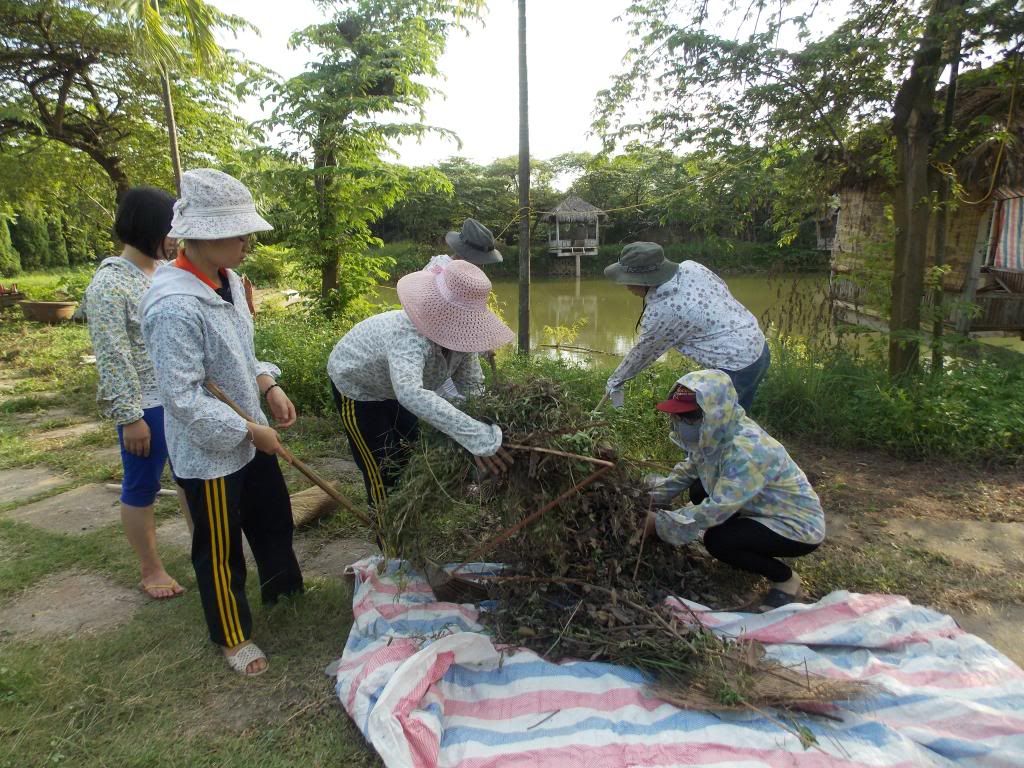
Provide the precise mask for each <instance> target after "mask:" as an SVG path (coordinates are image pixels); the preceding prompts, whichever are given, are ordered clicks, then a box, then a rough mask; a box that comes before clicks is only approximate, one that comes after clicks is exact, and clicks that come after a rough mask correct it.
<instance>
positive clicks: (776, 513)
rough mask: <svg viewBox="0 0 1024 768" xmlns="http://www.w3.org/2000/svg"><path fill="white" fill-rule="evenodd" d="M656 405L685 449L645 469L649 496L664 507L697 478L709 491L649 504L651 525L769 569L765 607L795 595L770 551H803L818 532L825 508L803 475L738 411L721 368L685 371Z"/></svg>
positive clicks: (678, 539)
mask: <svg viewBox="0 0 1024 768" xmlns="http://www.w3.org/2000/svg"><path fill="white" fill-rule="evenodd" d="M657 408H658V410H660V411H663V412H665V413H669V414H671V418H672V433H671V435H670V439H671V440H672V442H673V443H675V444H676V445H678V446H679V447H680V448H682V449H683V450H685V451H686V459H685V460H684V461H682V462H680V463H679V464H677V465H676V466H675V468H674V469H673V470H672V472H670V473H669V474H668V475H667V476H666V477H653V478H651V483H650V484H651V488H652V490H651V498H652V501H653V502H654V503H655V504H658V505H659V506H664V507H671V506H672V501H673V499H675V497H676V496H678V495H679V494H680V493H681V492H682V491H684V490H686V489H687V488H689V487H690V485H691V484H692V483H693V482H694V481H695V480H698V479H699V480H700V481H701V482H702V483H703V485H704V488H706V489H707V497H706V498H705V499H704V500H703V501H701V502H700V503H699V504H688V505H686V506H683V507H680V508H677V509H660V510H658V511H657V512H652V513H651V514H649V515H648V520H647V525H648V529H649V530H650V529H654V530H656V531H657V533H658V536H659V538H661V539H663V540H664V541H667V542H668V543H670V544H676V545H682V544H686V543H688V542H691V541H693V540H694V539H696V538H697V537H698V536H699V535H701V534H702V533H703V534H704V547H705V548H706V549H707V550H708V552H709V553H711V555H712V556H713V557H715V558H717V559H718V560H721V561H723V562H725V563H728V564H729V565H731V566H733V567H735V568H739V569H740V570H743V571H748V572H750V573H757V574H760V575H761V576H764V577H765V578H767V579H768V580H769V581H770V582H771V583H772V587H771V590H770V591H769V592H768V594H767V595H766V596H765V598H764V599H763V600H762V601H761V609H762V610H768V609H770V608H775V607H778V606H781V605H785V604H787V603H791V602H794V601H796V600H798V599H799V597H800V577H799V576H798V575H797V574H796V573H794V571H793V570H792V569H791V568H790V567H789V566H788V565H786V564H785V563H783V562H782V561H781V560H778V559H777V558H779V557H801V556H803V555H807V554H810V553H811V552H813V551H814V550H815V549H817V548H818V546H819V545H820V544H821V542H822V541H823V540H824V539H825V513H824V512H823V511H822V509H821V502H820V501H819V499H818V494H816V493H815V492H814V489H813V488H812V487H811V484H810V483H809V482H808V480H807V476H806V475H805V474H804V473H803V471H802V470H801V469H800V467H798V466H797V465H796V462H795V461H793V459H792V458H790V456H789V454H788V453H787V452H786V449H785V448H784V447H783V446H782V444H781V443H779V441H778V440H776V439H775V438H773V437H772V436H771V435H769V434H768V433H767V432H765V431H764V430H763V429H761V427H759V426H758V425H757V424H756V423H755V422H754V421H753V420H752V419H750V418H748V417H747V416H746V415H745V414H744V412H743V409H742V408H740V407H739V406H738V404H737V402H736V389H735V388H734V387H733V385H732V381H730V379H729V376H728V375H727V374H725V373H723V372H722V371H694V372H693V373H688V374H686V375H685V376H683V377H682V378H681V379H679V381H678V382H676V386H675V387H674V388H673V391H672V393H671V394H670V396H669V398H668V399H667V400H664V401H662V402H660V403H658V406H657Z"/></svg>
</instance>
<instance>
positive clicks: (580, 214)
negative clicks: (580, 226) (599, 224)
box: [541, 195, 608, 222]
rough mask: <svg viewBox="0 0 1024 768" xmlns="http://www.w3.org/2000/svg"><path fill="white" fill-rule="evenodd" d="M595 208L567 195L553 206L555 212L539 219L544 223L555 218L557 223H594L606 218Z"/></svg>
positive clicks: (542, 215) (543, 215)
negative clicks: (596, 220)
mask: <svg viewBox="0 0 1024 768" xmlns="http://www.w3.org/2000/svg"><path fill="white" fill-rule="evenodd" d="M607 215H608V214H606V213H605V212H604V211H602V210H601V209H600V208H598V207H597V206H594V205H591V204H590V203H588V202H587V201H586V200H584V199H583V198H581V197H577V196H576V195H569V197H567V198H565V199H564V200H563V201H562V202H560V203H559V204H558V205H556V206H555V210H553V211H548V212H546V213H542V214H541V218H542V219H543V220H544V221H548V222H551V221H554V220H555V219H556V218H557V219H558V221H560V222H562V221H568V222H576V221H594V220H595V219H599V218H601V217H602V216H607Z"/></svg>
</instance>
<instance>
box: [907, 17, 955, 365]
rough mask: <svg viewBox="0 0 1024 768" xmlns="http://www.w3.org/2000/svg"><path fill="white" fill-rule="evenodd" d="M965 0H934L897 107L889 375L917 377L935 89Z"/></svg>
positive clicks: (928, 211) (928, 212)
mask: <svg viewBox="0 0 1024 768" xmlns="http://www.w3.org/2000/svg"><path fill="white" fill-rule="evenodd" d="M963 2H964V0H934V2H933V4H932V6H931V9H930V10H929V13H928V18H927V19H926V23H925V32H924V36H923V37H922V38H921V40H920V42H919V43H918V47H917V51H916V52H915V54H914V61H913V64H912V66H911V69H910V74H909V75H908V77H907V79H906V80H904V81H903V83H902V85H900V89H899V92H898V93H897V95H896V102H895V105H894V108H893V121H892V131H893V134H894V135H895V137H896V167H897V173H898V178H899V181H898V182H897V185H896V195H895V199H894V201H893V217H894V219H895V223H896V247H895V253H894V258H893V277H892V312H891V318H890V331H891V335H890V338H889V375H890V376H893V377H894V378H898V377H902V376H905V375H908V374H912V373H916V372H917V370H918V365H919V357H920V344H921V342H920V335H921V301H922V299H923V298H924V270H925V263H926V258H927V247H928V222H929V218H930V214H931V210H930V205H931V200H930V193H931V189H930V185H929V184H928V162H929V159H930V154H931V144H932V135H933V133H934V131H935V121H936V115H935V109H934V102H935V88H936V85H937V83H938V80H939V75H940V74H941V72H942V41H943V40H944V39H946V37H947V36H946V35H945V34H943V28H944V27H945V26H946V25H947V24H948V23H949V17H950V13H949V12H950V10H951V9H954V8H958V7H959V6H961V5H962V4H963Z"/></svg>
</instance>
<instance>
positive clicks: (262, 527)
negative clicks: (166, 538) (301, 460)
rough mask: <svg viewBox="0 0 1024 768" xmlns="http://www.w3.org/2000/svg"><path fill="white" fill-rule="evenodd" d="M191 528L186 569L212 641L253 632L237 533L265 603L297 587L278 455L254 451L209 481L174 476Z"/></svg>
mask: <svg viewBox="0 0 1024 768" xmlns="http://www.w3.org/2000/svg"><path fill="white" fill-rule="evenodd" d="M177 482H178V485H180V486H181V487H182V489H183V490H184V491H185V496H186V497H187V498H188V508H189V512H190V513H191V515H192V522H193V524H194V525H195V528H194V530H193V532H192V567H193V568H195V572H196V582H197V584H198V586H199V595H200V598H201V599H202V603H203V612H204V613H205V614H206V624H207V626H208V627H209V628H210V639H211V640H213V642H215V643H217V644H218V645H223V646H227V647H229V648H230V647H233V646H236V645H238V644H239V643H242V642H244V641H246V640H248V639H249V638H250V637H251V635H252V614H251V613H250V611H249V602H248V600H246V597H245V577H246V573H245V555H244V554H243V552H242V534H243V533H244V534H245V538H246V539H248V541H249V547H250V549H252V554H253V557H254V558H255V560H256V568H257V570H258V572H259V578H260V597H261V598H262V600H263V604H264V605H270V604H272V603H274V602H275V601H276V600H277V599H278V598H279V597H281V596H282V595H291V594H295V593H297V592H302V589H303V587H302V573H301V572H300V570H299V563H298V561H297V560H296V559H295V552H294V550H293V549H292V532H293V531H294V528H295V525H294V523H293V522H292V505H291V500H290V499H289V498H288V487H287V486H286V485H285V482H284V476H283V475H282V474H281V468H280V466H278V463H277V457H276V456H272V455H270V454H267V453H261V452H260V451H256V456H255V457H254V458H253V460H252V461H250V462H249V463H248V464H246V465H245V466H244V467H242V468H241V469H240V470H238V471H237V472H233V473H232V474H230V475H227V476H226V477H218V478H216V479H214V480H196V479H181V478H177Z"/></svg>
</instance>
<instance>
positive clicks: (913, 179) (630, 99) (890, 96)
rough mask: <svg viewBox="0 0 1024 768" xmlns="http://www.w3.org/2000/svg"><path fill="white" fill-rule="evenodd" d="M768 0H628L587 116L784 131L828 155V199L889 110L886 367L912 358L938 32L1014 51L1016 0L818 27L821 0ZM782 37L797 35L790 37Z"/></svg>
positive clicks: (804, 149) (874, 10) (750, 133)
mask: <svg viewBox="0 0 1024 768" xmlns="http://www.w3.org/2000/svg"><path fill="white" fill-rule="evenodd" d="M766 6H767V4H766V3H765V2H763V1H762V0H757V2H754V3H751V4H750V5H749V6H747V8H748V10H747V12H746V13H745V14H740V16H739V18H738V19H737V18H736V17H735V16H734V17H731V18H729V19H726V20H723V18H722V15H721V14H720V13H719V15H716V16H714V17H712V16H711V15H710V13H711V12H712V10H714V11H716V12H717V11H718V9H712V8H711V6H710V5H709V4H708V3H706V2H703V0H684V1H682V2H677V0H640V1H639V2H634V3H633V4H632V5H631V7H630V10H629V16H630V19H631V25H632V29H633V33H634V35H635V38H634V39H635V45H634V47H633V49H632V50H631V52H630V54H629V67H628V69H627V70H626V71H625V72H624V73H623V74H622V75H621V76H619V77H618V78H617V79H616V81H615V82H614V84H613V85H612V87H611V88H610V89H609V90H608V91H606V92H604V93H603V94H602V104H601V108H600V111H599V114H598V118H597V122H596V125H597V127H598V129H599V130H600V131H601V132H602V133H603V135H604V136H605V137H606V140H608V141H609V142H614V141H616V140H619V139H621V138H623V137H625V136H629V135H632V134H634V133H636V132H638V131H639V132H643V133H645V134H647V135H653V136H655V137H656V138H657V139H658V140H659V141H660V142H663V143H665V144H667V145H670V146H679V145H682V144H684V143H688V142H692V143H696V144H698V145H700V146H701V147H703V148H704V149H706V150H708V151H716V152H724V151H726V150H729V149H730V148H735V147H737V146H739V145H743V144H747V145H751V146H754V147H773V146H779V145H788V146H789V147H790V148H791V149H792V150H794V151H796V152H797V153H799V154H802V156H803V157H804V158H815V157H817V158H821V157H829V158H832V159H833V160H834V162H832V163H831V164H830V165H829V166H827V169H826V170H827V172H826V173H822V174H820V175H819V176H818V177H817V178H816V181H817V182H818V184H819V185H820V186H819V188H818V190H817V194H818V197H819V199H823V198H824V197H825V195H826V194H827V193H828V191H829V189H830V187H831V185H832V184H833V183H834V181H835V179H836V178H838V176H839V175H840V174H841V173H842V172H843V171H845V170H847V169H848V168H849V167H850V164H851V163H852V162H854V160H855V157H854V155H853V154H852V153H851V152H850V147H851V145H852V143H854V142H855V141H856V140H857V137H858V135H860V134H861V133H862V132H864V131H866V130H869V129H870V128H871V127H872V126H874V125H876V124H877V123H878V122H879V121H881V120H884V119H885V118H886V117H890V118H891V122H890V126H891V133H892V135H893V137H894V138H895V140H896V143H897V145H898V151H897V158H898V163H897V173H896V192H895V197H894V201H895V203H896V205H895V206H894V208H896V209H897V210H896V211H895V215H896V218H897V225H898V227H899V232H898V235H897V239H896V243H895V244H894V272H893V290H892V312H891V315H892V322H891V328H892V330H893V332H894V335H893V337H892V341H893V346H892V347H891V349H890V372H891V373H892V374H893V375H901V374H903V373H906V372H909V371H913V370H915V369H916V367H917V355H918V352H917V338H918V336H919V332H920V325H919V324H920V305H921V301H922V298H923V264H924V262H923V255H922V254H923V251H920V250H918V249H919V248H923V247H924V243H925V239H924V238H923V237H921V236H920V233H921V232H923V231H924V230H923V229H922V227H925V228H926V227H927V224H928V218H929V216H930V207H929V204H928V203H927V202H926V201H927V200H929V199H930V197H931V194H932V192H934V187H933V184H932V183H929V181H928V179H927V167H928V163H929V158H930V156H931V153H932V152H933V151H934V147H933V142H932V138H933V136H932V132H933V125H932V123H933V122H934V115H933V106H932V105H933V104H934V102H935V99H936V87H937V85H938V82H939V77H940V75H941V72H942V70H943V68H944V66H945V65H946V63H947V62H948V61H949V56H950V50H951V46H948V45H946V42H947V41H948V40H949V39H950V34H951V33H952V32H954V31H959V32H961V33H962V53H963V61H964V65H965V66H975V67H977V66H978V65H979V64H980V63H981V62H983V61H984V60H985V58H986V57H987V56H988V55H989V53H990V51H992V50H995V51H997V52H998V55H999V56H1001V57H1004V58H1009V57H1013V56H1016V55H1019V44H1018V43H1017V42H1016V40H1017V39H1018V38H1019V36H1020V35H1021V33H1022V32H1024V9H1022V8H1021V7H1020V4H1019V3H1016V2H1013V0H964V1H963V2H959V0H916V1H915V2H906V3H896V2H891V0H854V1H853V2H852V3H851V5H850V11H849V16H848V17H847V19H846V20H845V21H844V22H842V23H841V24H840V25H839V26H838V27H836V28H835V29H834V30H832V31H830V32H828V33H827V34H825V35H823V36H819V37H815V35H814V34H813V33H812V30H811V26H810V13H811V12H813V10H814V9H815V8H817V6H818V4H817V3H813V4H812V3H811V2H805V0H779V3H778V5H777V6H776V9H775V11H773V12H772V13H768V12H767V8H766ZM787 14H788V15H787ZM727 21H728V22H738V26H739V28H740V29H741V30H743V31H742V33H738V34H737V35H736V37H735V39H733V38H727V37H723V36H720V35H719V34H717V33H716V31H715V30H717V29H720V28H729V29H734V28H736V27H735V26H731V25H730V24H728V23H726V22H727ZM783 40H793V41H794V46H793V48H792V49H787V48H785V47H783V46H782V45H780V41H783ZM638 102H644V103H652V102H653V104H654V107H653V108H652V110H651V111H650V112H648V113H647V115H646V116H645V118H644V119H643V120H640V121H638V122H629V121H628V120H627V119H626V117H625V116H626V115H627V114H628V110H629V108H630V105H632V104H635V103H638ZM683 105H685V106H683ZM922 169H924V172H922Z"/></svg>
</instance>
